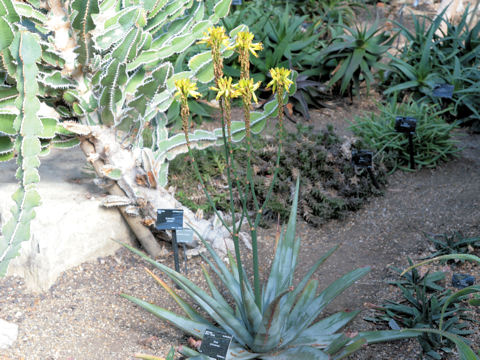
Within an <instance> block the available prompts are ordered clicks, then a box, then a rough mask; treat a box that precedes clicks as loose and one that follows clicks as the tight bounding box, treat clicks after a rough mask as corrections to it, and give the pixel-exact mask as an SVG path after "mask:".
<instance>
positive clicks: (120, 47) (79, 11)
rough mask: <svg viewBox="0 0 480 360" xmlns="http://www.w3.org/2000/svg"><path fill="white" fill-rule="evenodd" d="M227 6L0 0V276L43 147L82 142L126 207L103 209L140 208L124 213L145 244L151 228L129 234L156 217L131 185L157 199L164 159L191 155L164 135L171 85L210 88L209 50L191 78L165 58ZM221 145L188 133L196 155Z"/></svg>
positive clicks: (187, 1)
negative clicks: (3, 194)
mask: <svg viewBox="0 0 480 360" xmlns="http://www.w3.org/2000/svg"><path fill="white" fill-rule="evenodd" d="M230 2H231V0H210V1H208V4H206V3H205V2H203V1H193V0H162V1H152V0H146V1H140V0H126V1H120V0H104V1H100V0H73V1H71V2H62V1H60V0H52V1H48V2H47V1H43V0H28V1H15V0H3V1H1V2H0V32H1V39H0V58H1V61H0V161H6V160H11V159H13V158H14V157H16V159H17V162H18V168H19V171H18V173H17V178H18V179H19V181H20V182H21V184H20V190H19V191H18V192H17V193H15V195H14V201H15V204H16V205H15V209H14V211H13V212H12V214H13V217H12V220H10V221H9V222H7V223H6V224H5V227H4V228H3V236H2V237H0V276H2V275H4V274H5V272H6V269H7V265H8V261H9V260H10V259H11V258H12V257H14V256H16V255H17V253H18V249H19V246H20V243H21V241H25V240H28V239H29V223H30V221H31V219H32V218H33V217H34V212H33V208H34V207H36V206H38V205H39V203H40V198H39V196H38V193H36V192H35V184H36V183H37V182H38V181H39V176H38V172H37V168H38V166H39V165H40V160H39V158H38V156H39V155H43V154H47V153H48V152H49V150H50V148H51V147H62V148H65V147H71V146H75V145H79V144H80V146H81V148H82V150H83V151H84V152H85V154H86V155H87V157H88V160H89V161H90V162H92V164H93V165H94V167H95V169H96V171H97V175H98V176H102V177H107V178H109V179H110V180H113V181H114V182H116V184H117V185H118V189H117V190H118V191H116V192H114V193H113V195H115V196H117V197H118V195H121V196H122V197H123V200H122V201H112V202H110V203H109V204H110V206H114V205H127V204H130V205H133V206H134V207H137V209H130V211H128V212H127V211H122V214H124V216H125V217H128V216H129V215H128V214H136V215H138V214H140V215H142V219H141V220H132V219H127V222H128V223H129V224H130V226H131V227H132V229H133V230H134V231H135V232H136V233H137V237H138V238H139V239H143V238H144V237H145V236H143V235H141V233H143V234H147V233H148V229H147V231H146V233H145V229H143V230H141V231H138V232H137V231H136V228H137V227H138V228H141V227H142V226H143V225H142V220H144V222H146V223H151V221H152V219H151V216H150V215H148V213H149V212H152V211H151V210H152V209H144V208H141V209H140V210H139V209H138V207H139V205H140V204H139V202H138V201H137V200H138V199H137V196H136V194H138V193H139V191H138V189H135V187H136V186H138V185H139V183H140V184H144V185H145V186H146V187H147V188H148V189H147V190H149V189H152V191H153V190H155V189H158V188H160V187H163V186H165V185H166V182H167V172H168V160H171V159H173V158H174V157H175V156H176V155H177V154H179V153H182V152H186V151H187V146H186V137H185V135H184V134H183V133H182V134H173V135H172V134H169V133H168V130H167V118H166V116H165V115H164V112H165V111H166V110H167V109H168V108H169V106H170V105H171V104H172V102H173V101H174V97H173V93H174V82H175V80H178V79H179V78H197V79H198V80H199V81H201V82H205V83H208V82H210V81H211V80H212V79H213V69H212V66H211V59H210V53H209V51H204V52H202V53H199V54H197V55H196V56H194V57H192V58H191V59H190V61H189V64H188V65H189V69H190V70H189V71H186V72H183V73H180V74H173V66H172V65H171V63H170V62H169V59H170V58H171V57H172V56H174V55H175V54H178V53H181V52H183V51H185V49H187V48H188V47H189V46H190V45H192V44H194V43H195V42H196V41H197V40H198V39H200V38H201V37H202V36H203V34H204V33H205V32H207V30H208V29H209V28H211V27H213V26H214V24H216V23H217V22H218V21H219V19H220V18H222V17H224V16H225V15H226V14H227V13H228V11H229V7H230ZM242 30H245V27H243V26H240V27H239V28H237V29H234V30H232V31H231V32H230V36H231V37H232V39H234V38H235V36H236V34H237V33H238V32H239V31H242ZM231 41H232V43H231V45H233V41H234V40H231ZM220 50H221V52H222V53H224V56H229V55H232V54H233V50H229V49H228V48H227V46H223V47H222V48H221V49H220ZM26 104H28V106H25V105H26ZM276 107H277V105H276V103H275V102H270V103H269V104H267V105H266V106H265V110H264V111H259V112H256V113H255V115H254V117H255V124H256V126H255V128H254V131H256V132H259V131H261V129H262V128H263V126H264V124H265V120H266V118H267V117H269V116H271V115H272V114H273V113H274V112H275V109H276ZM66 128H68V130H67V129H66ZM244 133H245V129H244V125H242V124H241V123H239V124H236V126H235V130H234V136H233V138H234V140H235V141H239V140H241V139H242V138H243V136H244ZM220 139H221V129H216V130H214V131H196V132H194V133H192V134H190V136H189V141H190V143H191V146H192V147H197V148H205V147H207V146H211V145H216V144H217V143H219V142H220ZM132 189H133V190H132ZM157 192H158V191H157ZM152 194H153V195H152ZM142 196H144V197H145V198H146V199H148V201H150V202H151V203H152V204H155V203H156V201H154V199H152V198H151V197H152V196H158V194H157V193H155V194H154V193H152V192H150V194H143V195H142ZM162 196H163V195H162ZM164 196H167V195H166V192H164ZM117 200H118V199H117ZM148 201H147V202H148ZM148 237H150V238H152V239H153V237H152V236H151V234H149V236H147V238H148Z"/></svg>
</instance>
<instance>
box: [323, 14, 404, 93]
mask: <svg viewBox="0 0 480 360" xmlns="http://www.w3.org/2000/svg"><path fill="white" fill-rule="evenodd" d="M340 26H342V27H343V29H344V33H343V34H342V35H340V36H338V37H334V38H332V40H331V42H330V44H329V46H328V47H327V48H325V49H323V50H322V51H321V52H320V53H319V54H318V57H319V61H320V62H323V63H327V64H328V63H331V64H333V66H334V67H335V69H334V70H333V72H332V77H331V79H330V82H329V84H330V85H332V84H335V83H336V82H337V81H341V85H340V93H341V94H343V93H344V92H345V91H346V90H347V88H349V87H350V89H352V87H353V85H355V88H356V89H357V90H358V89H359V86H360V80H364V81H365V83H366V85H367V90H368V89H369V88H370V84H371V83H372V82H373V73H372V70H373V69H383V70H388V67H386V66H385V64H383V63H382V62H381V59H382V57H383V55H384V54H385V53H386V52H387V51H388V49H389V48H390V46H391V45H392V43H393V41H394V40H395V36H390V34H389V33H387V32H386V31H384V30H382V28H381V27H379V26H378V22H375V23H374V24H372V25H371V26H370V27H369V28H367V27H366V26H365V27H363V28H360V27H358V26H356V27H355V28H354V27H348V26H345V25H340Z"/></svg>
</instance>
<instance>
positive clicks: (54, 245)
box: [0, 148, 134, 292]
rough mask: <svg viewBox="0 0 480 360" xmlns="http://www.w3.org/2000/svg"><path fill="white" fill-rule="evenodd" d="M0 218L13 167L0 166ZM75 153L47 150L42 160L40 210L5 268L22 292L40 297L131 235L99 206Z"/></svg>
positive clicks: (12, 184) (5, 214)
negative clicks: (19, 280) (17, 278)
mask: <svg viewBox="0 0 480 360" xmlns="http://www.w3.org/2000/svg"><path fill="white" fill-rule="evenodd" d="M0 167H1V171H0V216H1V220H2V223H5V221H6V220H7V219H8V218H9V217H10V211H9V209H10V208H11V206H12V204H13V201H12V200H11V195H12V194H13V193H14V191H15V190H16V188H17V181H16V179H15V177H14V174H15V169H16V164H15V162H13V161H10V162H9V163H6V164H5V163H2V164H0ZM84 167H85V156H84V155H83V153H82V152H81V151H80V149H78V148H75V149H70V150H52V153H51V154H50V155H48V156H47V157H45V158H42V165H41V166H40V177H41V181H40V184H39V186H38V191H39V193H40V196H41V198H42V205H41V206H40V207H38V208H37V209H36V213H37V216H36V218H35V219H34V220H33V221H32V223H31V240H30V241H28V242H24V243H23V245H22V249H21V251H20V256H19V257H17V258H15V259H13V260H12V261H11V263H10V266H9V269H8V272H7V276H8V275H17V276H21V277H23V278H24V279H25V283H26V285H27V288H29V289H30V290H33V291H36V292H38V291H45V290H47V289H49V288H50V286H51V285H52V284H53V283H54V282H55V280H56V279H57V277H58V276H59V275H60V273H62V272H63V271H65V270H67V269H69V268H72V267H75V266H77V265H79V264H81V263H82V262H86V261H90V260H94V259H96V258H98V257H101V256H106V255H111V254H113V253H114V252H115V251H116V250H117V249H118V248H119V245H118V244H117V243H116V242H114V241H113V240H119V241H122V242H132V241H133V239H134V236H133V234H132V233H131V231H130V230H129V228H128V226H127V225H126V223H125V222H124V220H123V218H122V216H121V215H120V213H119V211H118V210H117V209H115V208H111V209H106V208H104V207H101V206H100V201H101V199H102V198H103V196H104V194H103V191H101V190H100V189H99V188H97V187H96V186H95V185H94V184H93V177H92V176H89V175H87V174H86V173H85V172H84V171H82V169H83V168H84Z"/></svg>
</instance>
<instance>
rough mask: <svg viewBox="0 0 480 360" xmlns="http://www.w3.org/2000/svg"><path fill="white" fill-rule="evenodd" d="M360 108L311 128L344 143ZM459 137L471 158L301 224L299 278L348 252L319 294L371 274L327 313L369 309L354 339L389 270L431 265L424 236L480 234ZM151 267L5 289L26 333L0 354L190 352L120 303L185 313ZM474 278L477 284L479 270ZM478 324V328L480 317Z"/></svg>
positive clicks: (479, 161)
mask: <svg viewBox="0 0 480 360" xmlns="http://www.w3.org/2000/svg"><path fill="white" fill-rule="evenodd" d="M356 108H357V104H355V105H353V106H349V105H345V106H340V107H338V109H336V110H335V111H331V110H324V111H314V112H313V115H314V120H313V123H314V124H315V126H316V127H320V126H323V125H324V123H325V121H328V122H331V123H332V124H333V127H334V129H335V130H336V131H338V132H339V133H344V132H345V131H346V130H345V127H346V126H345V125H346V123H345V118H346V117H348V115H347V114H351V113H352V112H354V109H356ZM334 114H335V115H336V116H332V115H334ZM455 136H456V137H457V138H459V139H461V146H462V148H463V150H462V152H461V153H459V157H458V158H457V159H455V160H454V161H451V162H448V163H445V164H443V165H441V166H440V167H439V168H438V169H435V170H430V169H423V170H421V171H418V172H416V173H405V172H396V173H395V174H394V175H393V176H391V177H390V178H389V185H388V187H387V188H386V190H385V194H384V196H382V197H376V198H373V199H372V200H371V201H370V202H369V203H368V204H366V205H365V206H364V207H363V208H362V209H360V210H359V211H357V212H355V213H349V214H348V215H347V216H346V217H345V219H343V220H332V221H329V222H328V223H326V224H324V225H323V226H321V227H320V228H314V227H312V226H310V225H308V224H306V223H304V222H300V224H299V226H298V228H297V233H298V234H299V236H301V238H302V247H301V251H300V263H299V274H298V276H301V275H302V273H305V272H306V271H307V270H308V269H309V268H310V267H311V266H312V265H313V263H314V262H315V260H316V259H317V258H318V256H320V255H321V254H323V253H325V252H326V251H327V250H328V249H330V248H331V247H333V246H334V245H337V244H342V245H341V247H340V249H339V250H338V251H337V252H336V253H335V254H334V255H332V257H331V258H330V259H329V260H328V261H327V262H326V264H325V265H323V266H322V267H321V269H320V270H319V271H318V272H317V273H316V275H315V278H316V279H318V280H319V282H320V284H321V286H325V285H326V284H328V283H330V282H331V281H333V280H334V279H337V278H338V277H339V276H341V275H343V274H344V273H346V272H348V271H350V270H353V269H354V268H357V267H361V266H371V267H372V271H371V273H370V274H369V275H368V276H367V277H365V278H363V279H362V280H361V281H359V282H358V283H357V284H356V285H355V286H354V287H353V288H351V289H350V290H349V291H348V293H346V294H343V295H341V296H340V297H339V298H338V299H337V300H336V301H334V302H333V303H332V304H331V305H330V306H329V308H328V309H327V311H328V312H333V311H337V310H344V309H350V310H353V309H363V310H364V311H363V312H362V313H361V314H360V315H359V316H358V317H357V319H356V320H355V322H354V323H353V324H352V326H351V327H350V328H349V329H348V330H349V331H351V332H354V331H359V330H365V329H372V328H373V327H374V326H373V325H372V324H371V323H368V322H365V321H363V320H362V318H363V317H364V316H367V315H371V314H370V311H371V310H368V309H366V308H365V307H364V303H375V304H380V303H381V302H382V301H384V300H386V299H392V298H393V297H395V294H394V293H393V292H392V288H391V287H389V286H388V285H387V283H386V281H387V280H390V279H393V278H394V275H395V274H394V273H393V272H392V271H390V270H389V269H388V267H389V266H391V265H394V266H397V267H402V268H403V267H405V266H406V265H407V264H408V262H407V257H412V258H413V259H419V258H420V257H422V256H424V255H425V251H427V250H428V247H429V246H431V245H430V243H429V242H428V241H427V240H426V239H425V237H424V235H423V233H424V232H427V233H445V232H452V231H455V230H461V231H463V232H464V234H465V235H472V236H473V235H478V234H479V233H480V220H479V216H478V208H479V206H480V182H479V181H478V179H479V178H480V136H479V135H471V134H468V133H467V132H465V131H463V130H461V131H458V132H457V133H456V134H455ZM275 231H276V230H275V225H274V224H272V227H270V228H268V229H264V230H262V234H261V236H260V246H259V248H260V251H261V259H263V260H262V263H261V269H262V272H263V274H266V271H267V270H268V268H269V261H268V259H271V257H272V249H273V241H274V235H275ZM79 240H81V239H79ZM164 246H165V247H166V252H165V255H164V256H163V257H162V258H161V259H160V261H161V262H162V263H165V264H167V265H170V266H173V259H172V255H171V252H170V249H169V246H167V245H164ZM201 264H202V261H201V260H200V259H199V258H194V259H191V260H189V262H188V267H189V269H188V270H189V277H190V278H191V279H192V280H193V281H194V282H196V283H201V284H202V283H203V282H202V280H201V267H200V265H201ZM144 265H145V264H144V263H143V262H142V261H140V260H139V259H138V258H137V257H136V256H134V255H133V254H131V253H130V252H128V251H126V250H120V251H119V252H118V253H117V254H116V255H115V256H109V257H107V258H101V259H98V261H97V262H94V263H86V264H83V265H81V266H79V267H76V268H74V269H72V270H69V271H67V272H65V273H64V274H63V276H62V277H61V278H60V279H59V280H58V281H57V282H56V283H55V285H54V286H53V287H52V288H51V289H50V291H48V292H47V293H44V294H40V295H35V294H29V293H27V292H26V290H25V287H24V286H23V284H22V280H21V279H19V278H5V279H1V280H0V318H2V319H5V320H7V321H11V322H15V323H17V324H18V325H19V329H20V330H19V337H18V340H17V342H16V343H15V344H14V346H13V347H12V348H10V349H7V350H0V359H2V360H7V359H8V360H13V359H15V360H17V359H22V358H24V359H32V360H33V359H41V360H46V359H52V360H53V359H72V360H73V359H75V360H96V359H98V360H100V359H102V360H103V359H133V354H134V353H137V352H141V353H151V354H156V355H159V356H165V355H166V353H167V351H168V349H169V348H170V346H171V345H174V346H175V345H178V344H179V343H185V342H186V338H182V334H181V332H179V331H177V330H175V329H174V328H173V327H171V326H169V325H168V324H166V323H162V322H160V321H159V320H158V319H156V318H155V317H154V316H153V315H151V314H149V313H147V312H145V311H144V310H141V309H140V308H138V307H136V306H134V305H133V304H131V303H130V302H128V301H126V300H125V299H123V298H121V297H120V296H119V294H120V293H123V292H125V293H128V294H132V295H136V296H138V297H140V298H142V299H145V300H148V301H151V302H154V303H156V304H159V305H161V306H163V307H166V308H168V309H175V310H176V311H178V309H177V307H176V304H175V303H174V301H173V300H171V298H170V297H169V296H168V294H167V293H166V292H165V291H163V290H162V289H160V288H159V286H158V285H157V284H156V283H155V281H154V280H153V279H151V277H150V276H149V275H148V274H147V273H146V272H145V271H144V270H143V266H144ZM147 267H149V266H147ZM460 269H461V268H460ZM470 272H471V273H473V274H475V273H476V275H477V279H478V278H479V275H480V271H479V270H478V267H475V268H472V269H471V270H470ZM449 281H450V279H449V275H447V279H446V282H447V283H448V282H449ZM477 281H478V280H477ZM203 285H205V284H203ZM475 316H476V317H477V319H478V318H479V314H478V310H477V313H476V315H475ZM474 326H477V327H476V328H475V329H476V335H475V336H474V337H472V338H471V340H472V343H473V344H476V345H474V346H477V347H478V344H480V339H479V337H478V334H480V331H479V329H478V325H474ZM419 351H420V347H419V346H418V344H417V342H416V341H415V340H409V341H401V342H396V343H389V344H380V345H374V346H368V347H367V348H365V349H364V350H361V351H360V352H358V353H357V354H355V355H354V356H353V358H355V359H378V360H380V359H382V360H383V359H386V358H390V359H399V360H400V359H413V358H416V357H417V356H418V354H419ZM477 351H478V348H477ZM452 358H455V357H454V356H453V357H452Z"/></svg>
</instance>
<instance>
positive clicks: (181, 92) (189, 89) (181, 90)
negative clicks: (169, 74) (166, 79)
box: [175, 79, 201, 99]
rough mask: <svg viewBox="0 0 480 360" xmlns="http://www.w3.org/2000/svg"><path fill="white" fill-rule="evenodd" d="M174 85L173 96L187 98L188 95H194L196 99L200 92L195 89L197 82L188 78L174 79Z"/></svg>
mask: <svg viewBox="0 0 480 360" xmlns="http://www.w3.org/2000/svg"><path fill="white" fill-rule="evenodd" d="M175 87H176V88H177V92H176V93H175V97H181V98H184V99H187V98H188V97H189V96H192V97H194V98H195V99H197V98H198V97H200V96H201V94H200V93H199V92H198V91H197V90H198V88H197V84H196V83H195V82H192V81H190V79H180V80H176V81H175Z"/></svg>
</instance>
